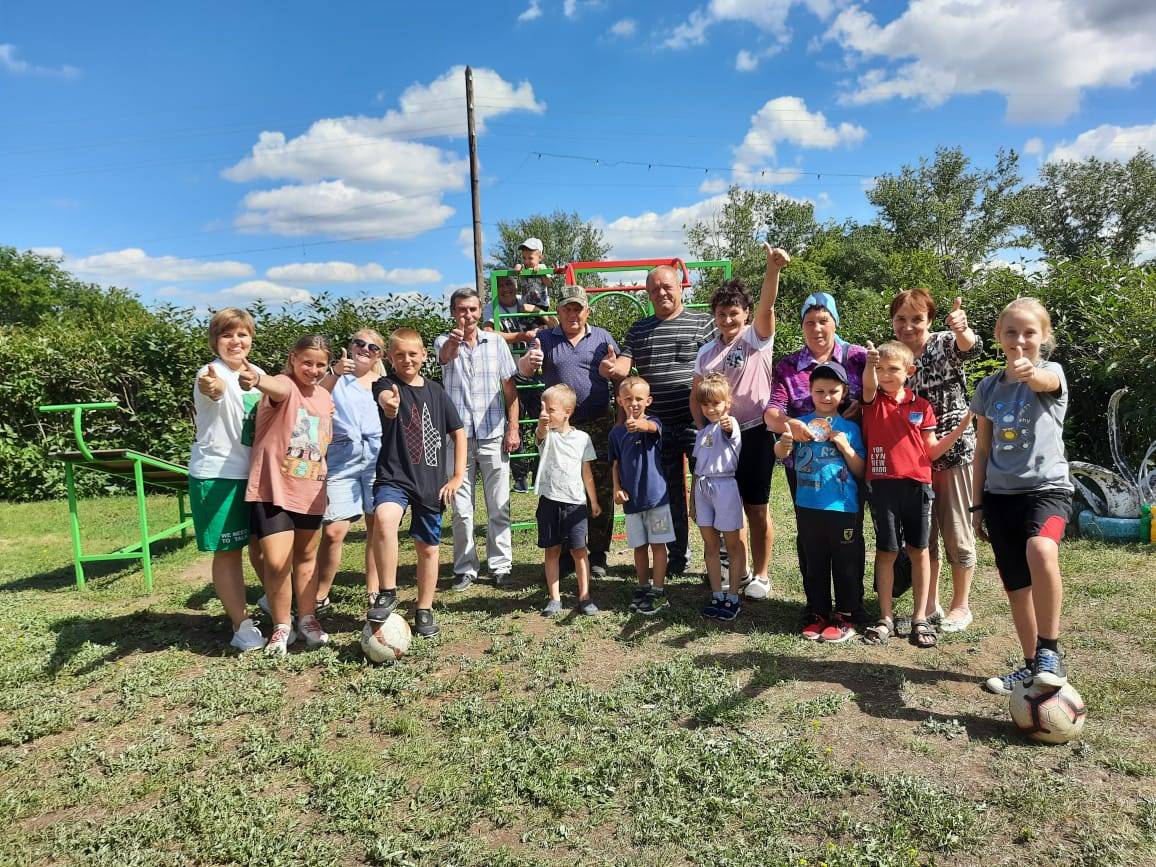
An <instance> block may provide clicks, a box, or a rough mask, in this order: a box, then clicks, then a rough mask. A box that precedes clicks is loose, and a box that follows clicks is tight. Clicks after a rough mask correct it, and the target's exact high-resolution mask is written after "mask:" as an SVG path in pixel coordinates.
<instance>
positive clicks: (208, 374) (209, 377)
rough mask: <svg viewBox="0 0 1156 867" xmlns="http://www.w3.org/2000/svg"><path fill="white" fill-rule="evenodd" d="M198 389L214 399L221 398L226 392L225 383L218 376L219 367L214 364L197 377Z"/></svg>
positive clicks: (210, 398)
mask: <svg viewBox="0 0 1156 867" xmlns="http://www.w3.org/2000/svg"><path fill="white" fill-rule="evenodd" d="M197 390H198V391H200V393H201V394H203V395H204V396H205V397H207V398H208V399H209V400H212V401H217V400H220V399H221V395H223V394H224V393H225V383H224V382H223V381H222V380H221V377H219V376H217V369H216V368H215V367H213V365H212V364H210V365H209V366H208V367H206V368H205V372H204V373H202V374H201V375H200V376H198V377H197Z"/></svg>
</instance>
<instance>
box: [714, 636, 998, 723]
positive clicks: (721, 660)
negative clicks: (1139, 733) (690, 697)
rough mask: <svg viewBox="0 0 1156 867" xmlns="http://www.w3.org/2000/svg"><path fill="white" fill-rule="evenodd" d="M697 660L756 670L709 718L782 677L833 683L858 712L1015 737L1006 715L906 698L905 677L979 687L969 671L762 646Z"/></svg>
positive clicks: (732, 669)
mask: <svg viewBox="0 0 1156 867" xmlns="http://www.w3.org/2000/svg"><path fill="white" fill-rule="evenodd" d="M695 662H696V663H698V664H700V665H717V666H719V667H721V668H722V669H724V670H725V671H729V672H739V671H749V670H751V669H752V668H753V669H754V676H753V677H752V678H751V679H750V681H749V682H748V683H747V685H746V686H744V687H743V688H742V689H740V690H738V691H736V692H735V693H733V694H732V695H730V696H728V697H727V698H726V699H725V700H723V701H722V702H719V703H717V706H712V707H711V708H710V709H709V711H708V712H706V713H704V714H700V716H704V717H706V718H710V719H713V718H716V717H719V716H723V715H725V714H726V713H727V712H728V711H731V710H733V709H734V708H736V707H738V706H740V705H742V704H744V703H746V702H749V701H754V700H756V699H758V698H759V697H760V696H761V695H762V694H763V693H764V692H766V691H767V690H768V689H770V688H771V687H773V686H776V685H777V684H780V683H783V682H784V681H790V680H796V681H802V682H819V683H837V684H839V685H840V686H842V687H844V688H845V689H847V690H849V691H850V692H851V693H853V696H854V699H853V700H854V702H855V704H856V705H857V706H858V708H859V710H860V711H861V712H862V713H864V714H866V715H868V716H872V717H875V718H877V719H891V720H900V721H903V722H910V723H923V722H926V721H927V720H929V719H933V720H937V721H939V722H943V723H946V722H947V721H948V720H953V719H954V720H958V721H959V723H960V724H962V725H963V726H964V728H965V729H966V730H967V736H968V737H969V738H970V739H971V740H973V741H993V742H999V743H1017V742H1019V741H1018V738H1017V736H1016V734H1015V732H1014V731H1013V730H1012V728H1011V726H1010V725H1009V724H1008V723H1007V722H1006V721H1005V720H999V719H993V718H990V717H983V716H976V715H974V714H961V713H950V714H944V713H936V712H933V711H930V710H928V709H926V708H915V707H910V706H908V705H907V704H906V702H905V700H904V698H903V687H904V686H905V685H906V684H908V683H912V684H938V683H941V682H943V681H953V682H956V683H967V684H971V685H973V686H974V688H975V689H977V690H978V689H979V684H978V683H976V679H975V678H974V677H973V676H971V675H967V674H962V673H960V672H955V671H937V670H934V669H928V668H911V667H909V666H905V665H894V664H892V663H879V662H858V661H854V660H848V659H816V658H809V657H802V656H792V655H785V654H784V655H776V654H771V653H766V652H761V651H753V652H752V651H738V652H723V653H703V654H700V655H698V656H696V657H695Z"/></svg>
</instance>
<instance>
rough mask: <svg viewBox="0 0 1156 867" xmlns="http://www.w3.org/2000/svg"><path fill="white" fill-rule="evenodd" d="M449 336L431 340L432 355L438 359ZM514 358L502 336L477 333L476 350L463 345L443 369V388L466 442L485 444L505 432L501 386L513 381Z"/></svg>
mask: <svg viewBox="0 0 1156 867" xmlns="http://www.w3.org/2000/svg"><path fill="white" fill-rule="evenodd" d="M447 340H449V335H448V334H442V335H440V336H439V337H438V338H437V339H436V340H434V352H435V353H436V354H438V355H439V356H440V355H441V351H442V346H443V345H444V344H445V342H446V341H447ZM515 373H516V369H515V367H514V356H513V355H512V354H511V353H510V348H509V347H508V346H506V341H505V340H503V339H502V336H501V335H500V334H498V333H496V332H493V331H478V342H477V344H476V345H475V346H472V347H471V346H470V345H469V344H468V343H462V344H461V345H460V346H459V347H458V354H457V356H456V357H455V358H454V359H453V360H451V361H450V363H449V364H443V365H442V386H443V387H444V388H445V390H446V394H448V395H449V398H450V402H451V403H452V404H453V405H454V409H456V410H457V411H458V415H460V416H461V418H462V426H463V427H464V428H465V431H466V438H467V439H478V440H488V439H490V438H492V437H496V436H501V435H502V434H503V433H504V432H505V424H506V398H505V396H504V394H503V392H502V383H503V382H505V381H506V380H507V379H512V378H513V376H514V374H515Z"/></svg>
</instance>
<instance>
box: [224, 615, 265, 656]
mask: <svg viewBox="0 0 1156 867" xmlns="http://www.w3.org/2000/svg"><path fill="white" fill-rule="evenodd" d="M229 644H230V645H232V646H233V647H235V648H237V650H239V651H241V653H248V652H249V651H250V650H260V649H261V648H262V647H264V646H265V636H264V635H262V634H261V630H260V629H258V628H257V624H255V623H254V622H253V621H252V620H242V621H241V625H240V626H238V627H237V631H236V632H234V633H233V640H232V641H230V642H229Z"/></svg>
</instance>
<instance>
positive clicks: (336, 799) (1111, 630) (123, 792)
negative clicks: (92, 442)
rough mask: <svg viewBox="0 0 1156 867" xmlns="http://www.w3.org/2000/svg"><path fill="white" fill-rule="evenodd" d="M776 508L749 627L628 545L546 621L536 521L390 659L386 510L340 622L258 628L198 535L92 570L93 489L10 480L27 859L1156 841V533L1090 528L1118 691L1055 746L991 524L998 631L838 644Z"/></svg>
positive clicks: (9, 703)
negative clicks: (567, 609)
mask: <svg viewBox="0 0 1156 867" xmlns="http://www.w3.org/2000/svg"><path fill="white" fill-rule="evenodd" d="M779 481H780V482H781V480H779ZM776 493H777V491H776ZM777 499H778V498H777ZM516 502H517V503H518V508H519V510H520V511H521V512H522V513H523V514H529V512H530V507H531V504H532V500H531V498H529V497H519V498H517V499H516ZM150 509H151V510H152V513H153V514H154V515H155V516H156V518H157V519H162V518H167V517H168V515H169V513H170V512H171V510H172V503H171V502H170V501H168V500H165V499H164V498H156V499H155V500H153V501H151V502H150ZM84 510H85V518H86V521H87V524H86V527H87V533H86V537H87V545H88V547H89V550H92V551H98V550H108V549H111V548H113V547H116V546H118V545H121V544H124V543H125V542H126V541H128V537H129V536H131V520H132V514H133V512H132V506H131V502H130V501H128V500H126V499H121V498H116V499H106V500H97V501H89V502H86V503H85V504H84ZM776 523H777V526H778V527H779V529H780V538H779V539H778V541H777V543H776V557H775V561H774V562H775V568H774V582H775V593H774V596H773V598H772V599H770V600H768V601H766V602H765V603H752V604H749V605H748V606H747V608H746V609H745V611H744V613H743V615H742V616H741V618H740V620H739V621H738V622H737V623H736V624H734V625H732V626H721V625H715V624H707V623H705V622H703V621H702V620H701V619H700V618H699V617H698V614H697V610H698V607H699V605H700V604H701V601H702V600H701V598H700V596H701V591H700V588H699V585H698V583H697V580H693V581H692V580H684V581H681V582H677V583H675V584H674V585H673V589H672V594H671V595H672V606H671V609H670V610H669V611H668V612H666V613H665V614H664V616H662V617H660V618H656V619H654V620H645V619H642V618H637V617H633V618H632V617H630V616H628V614H627V613H626V604H627V602H628V601H629V598H630V593H631V583H632V578H631V576H630V574H629V571H628V566H627V562H628V560H629V554H628V552H625V551H619V552H618V553H616V554H615V561H616V562H618V563H621V564H622V565H621V567H620V568H619V569H618V570H617V575H616V576H615V577H612V578H610V579H608V580H607V581H605V582H600V583H599V584H598V585H596V587H595V599H596V601H597V602H598V603H599V605H600V606H602V607H603V609H604V612H605V613H604V614H603V615H601V616H600V617H598V618H594V619H577V618H574V617H564V618H562V619H561V620H559V621H558V622H547V621H544V620H543V619H542V618H540V617H538V615H537V614H536V608H537V606H538V605H540V603H541V601H542V596H543V594H542V589H541V586H540V581H541V567H540V566H539V565H538V563H539V559H538V557H539V555H538V552H537V551H536V549H534V548H533V546H532V542H533V539H532V537H531V536H530V535H529V534H526V533H522V534H520V535H519V536H518V537H517V543H516V544H517V551H516V558H515V559H516V560H517V562H518V563H519V565H518V566H517V567H516V569H515V572H514V578H515V585H516V586H515V588H514V589H513V590H511V591H508V592H498V591H496V590H494V589H493V588H492V587H490V586H488V585H476V586H475V587H474V588H473V589H472V590H470V591H469V592H467V593H465V594H460V595H457V594H451V593H449V592H443V593H441V594H439V596H438V600H437V603H436V605H437V613H438V617H439V621H440V623H441V626H442V633H443V634H442V638H441V639H439V640H438V641H436V642H434V643H432V644H417V645H415V647H414V649H413V651H412V652H411V653H410V654H409V655H408V656H407V657H406V658H405V659H404V660H402V662H401V663H400V664H398V665H395V666H393V667H389V668H375V667H372V666H369V665H367V664H366V663H365V662H364V661H363V660H362V658H361V656H360V652H359V651H358V648H357V633H358V631H359V630H360V625H361V624H360V617H361V615H362V606H363V596H362V588H361V587H360V584H359V582H360V566H359V564H360V562H361V558H362V556H363V552H364V543H363V540H362V538H361V536H360V535H359V534H355V535H354V537H353V539H352V541H351V542H350V543H349V544H348V545H347V546H346V551H345V560H344V563H343V572H342V573H341V575H340V576H339V580H338V585H337V587H336V588H335V591H334V594H333V595H334V599H335V603H336V604H335V609H334V611H333V613H332V614H331V615H330V616H329V617H328V618H327V620H326V625H327V627H328V628H329V630H330V632H331V633H332V635H333V638H334V641H333V645H332V646H331V647H328V648H324V649H321V650H317V651H309V652H305V651H303V650H300V649H299V650H298V652H295V653H293V654H291V655H290V656H289V657H288V658H286V659H283V660H267V659H265V658H264V657H262V656H260V655H250V656H246V657H244V658H238V657H236V656H234V655H232V654H230V653H229V652H228V651H227V649H226V648H225V641H226V640H227V638H228V629H227V623H226V622H225V620H224V617H223V612H222V610H221V607H220V604H219V603H218V602H217V600H216V598H215V597H214V595H213V593H212V589H211V586H210V585H209V582H208V572H207V562H208V561H207V559H206V558H204V557H201V556H200V555H198V554H197V553H196V552H195V550H193V547H192V546H191V545H188V546H184V547H180V546H173V547H169V548H168V549H167V550H166V551H165V553H164V554H162V555H161V556H160V557H159V558H158V559H157V561H156V563H155V569H156V587H155V590H154V592H153V593H152V594H151V595H147V596H146V595H144V594H143V590H142V583H141V577H140V573H139V571H138V570H134V569H132V568H131V567H127V566H124V564H121V565H119V566H118V565H112V566H103V567H94V568H92V569H91V583H90V585H89V589H87V590H86V591H85V592H83V593H78V592H77V591H76V590H75V589H73V574H72V567H71V563H70V554H69V547H68V538H67V516H66V510H65V507H64V504H63V503H43V504H30V505H19V506H17V505H0V863H3V864H29V865H32V864H36V865H40V864H44V865H47V864H86V865H98V864H110V865H111V864H116V865H123V864H142V865H146V864H147V865H184V864H221V865H224V864H250V863H254V864H255V863H261V864H291V863H294V864H313V863H317V864H329V863H337V864H374V865H398V867H400V865H463V867H465V865H478V867H481V865H486V867H494V865H497V867H513V865H537V864H550V865H575V864H581V865H607V867H610V865H613V867H644V865H645V867H650V865H654V867H657V865H714V867H745V865H750V867H755V865H758V867H764V865H794V867H798V865H804V864H806V865H818V864H827V865H841V867H842V865H847V867H850V865H856V867H857V865H927V864H958V865H963V864H969V865H970V864H1012V863H1014V864H1045V863H1065V864H1086V865H1111V864H1121V865H1124V864H1142V863H1156V744H1154V739H1153V732H1154V731H1156V714H1154V712H1153V707H1154V706H1156V687H1154V686H1153V684H1154V683H1156V644H1154V642H1153V639H1152V638H1151V637H1149V635H1150V631H1151V627H1150V624H1151V622H1152V619H1153V615H1156V610H1154V605H1156V603H1154V602H1153V600H1154V598H1156V596H1154V594H1156V577H1154V575H1153V569H1152V566H1153V562H1154V561H1153V559H1152V557H1151V555H1150V553H1149V551H1148V550H1146V549H1142V548H1116V547H1109V546H1104V545H1098V544H1092V543H1083V542H1077V543H1071V544H1066V545H1065V547H1064V551H1063V566H1064V572H1065V586H1066V591H1067V595H1066V602H1065V629H1066V632H1065V643H1066V645H1067V647H1068V650H1069V659H1070V664H1071V669H1072V677H1073V682H1074V683H1075V685H1076V686H1077V687H1078V688H1079V689H1080V691H1081V693H1082V694H1083V696H1084V698H1085V701H1086V702H1087V704H1088V708H1089V718H1088V723H1087V727H1086V729H1085V736H1084V739H1083V741H1081V742H1080V743H1077V744H1071V745H1067V746H1062V747H1040V746H1036V745H1033V744H1030V743H1028V742H1025V741H1024V740H1022V739H1021V738H1020V737H1019V736H1018V735H1017V734H1016V733H1015V732H1014V731H1013V730H1012V727H1011V725H1010V723H1009V721H1008V718H1007V710H1006V703H1005V702H1002V701H1000V700H998V699H996V698H994V697H992V696H988V695H986V694H984V693H982V692H981V691H980V690H979V689H978V683H979V682H980V680H981V679H982V678H983V677H984V676H986V675H987V674H990V673H991V672H992V671H994V670H1000V669H1002V668H1003V667H1004V666H1005V665H1007V664H1009V663H1010V662H1011V661H1013V660H1014V659H1015V657H1016V645H1015V641H1014V637H1013V635H1012V632H1011V626H1010V621H1009V620H1008V617H1007V611H1006V604H1005V603H1004V601H1003V598H1002V594H1001V593H1000V592H999V584H998V580H997V579H996V577H995V575H994V572H993V571H992V565H991V561H990V556H988V552H984V554H983V555H982V557H981V563H980V571H979V574H978V576H977V579H976V592H975V609H976V615H977V617H976V624H975V627H974V628H973V629H972V630H971V631H969V632H968V633H966V634H964V635H961V636H953V637H951V638H950V639H949V640H945V641H944V642H942V644H941V646H940V647H939V648H938V649H936V650H934V651H930V652H925V651H918V650H916V649H914V648H912V647H909V646H907V645H906V644H902V643H896V642H893V643H892V644H891V645H890V646H888V647H885V648H868V647H865V646H862V645H859V644H851V645H843V646H839V647H825V646H821V645H814V644H810V643H808V642H803V641H801V640H799V639H798V638H797V637H796V636H795V634H794V629H795V628H796V625H797V623H796V621H797V619H798V615H799V609H800V606H801V598H802V594H801V587H800V583H799V579H798V575H797V574H796V573H795V572H794V570H793V569H792V566H791V563H792V560H793V537H792V529H793V521H792V519H790V517H789V516H788V515H787V514H785V513H784V511H783V510H782V509H781V507H780V508H779V510H778V512H777V513H776ZM617 544H618V545H619V546H621V545H622V543H617ZM446 548H447V550H445V551H443V562H444V561H445V560H446V559H447V558H448V556H449V554H448V545H447V546H446ZM403 557H404V558H405V564H404V565H403V568H402V574H401V582H400V584H401V588H402V598H403V610H406V611H408V609H409V605H410V603H411V602H412V598H413V566H412V550H410V549H409V546H408V545H403ZM446 572H448V567H443V574H444V573H446ZM564 590H568V591H570V593H571V594H572V592H573V587H571V586H568V585H567V586H564ZM249 595H250V600H251V601H255V600H256V598H257V596H259V595H260V590H259V588H258V587H257V586H256V583H255V582H253V581H252V579H251V585H250V594H249Z"/></svg>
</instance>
